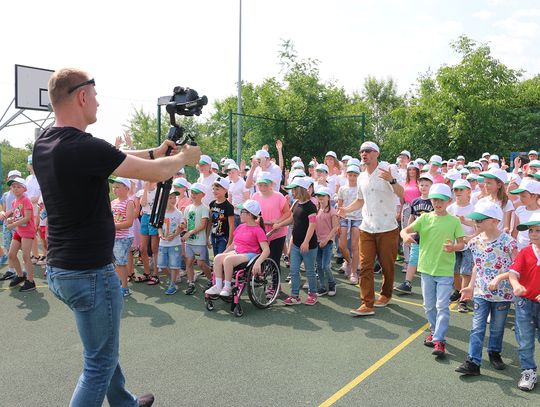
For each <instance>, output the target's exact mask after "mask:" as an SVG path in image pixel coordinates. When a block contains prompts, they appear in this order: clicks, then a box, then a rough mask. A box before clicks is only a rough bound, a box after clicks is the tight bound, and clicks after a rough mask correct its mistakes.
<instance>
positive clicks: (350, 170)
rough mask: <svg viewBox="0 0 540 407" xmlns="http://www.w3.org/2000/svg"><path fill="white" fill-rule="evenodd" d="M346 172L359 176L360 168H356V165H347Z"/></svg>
mask: <svg viewBox="0 0 540 407" xmlns="http://www.w3.org/2000/svg"><path fill="white" fill-rule="evenodd" d="M347 172H354V173H356V174H360V167H358V166H357V165H348V166H347Z"/></svg>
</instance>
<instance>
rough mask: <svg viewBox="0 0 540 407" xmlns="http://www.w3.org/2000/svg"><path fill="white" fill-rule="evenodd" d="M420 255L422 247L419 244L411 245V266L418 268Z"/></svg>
mask: <svg viewBox="0 0 540 407" xmlns="http://www.w3.org/2000/svg"><path fill="white" fill-rule="evenodd" d="M419 253H420V246H419V245H418V243H411V251H410V253H409V266H414V267H417V266H418V254H419Z"/></svg>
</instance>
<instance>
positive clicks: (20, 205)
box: [11, 195, 36, 239]
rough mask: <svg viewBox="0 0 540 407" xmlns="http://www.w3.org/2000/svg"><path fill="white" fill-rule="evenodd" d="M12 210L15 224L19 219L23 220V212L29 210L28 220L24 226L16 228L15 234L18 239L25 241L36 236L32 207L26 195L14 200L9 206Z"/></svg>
mask: <svg viewBox="0 0 540 407" xmlns="http://www.w3.org/2000/svg"><path fill="white" fill-rule="evenodd" d="M11 207H12V208H13V215H12V217H13V221H14V222H16V221H18V220H19V219H22V218H24V212H25V211H27V210H29V211H30V212H31V214H30V220H29V221H28V222H27V223H25V224H24V225H19V226H17V228H16V229H17V233H18V234H19V236H20V237H22V238H25V239H32V238H33V237H34V236H35V234H36V226H35V224H34V206H33V205H32V202H31V201H30V198H28V197H27V196H26V195H23V196H21V197H20V198H19V199H15V200H14V201H13V204H12V206H11Z"/></svg>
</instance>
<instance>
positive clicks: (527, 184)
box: [510, 177, 540, 195]
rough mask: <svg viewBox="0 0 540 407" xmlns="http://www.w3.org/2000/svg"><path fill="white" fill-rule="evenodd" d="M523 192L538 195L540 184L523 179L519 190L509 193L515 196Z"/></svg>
mask: <svg viewBox="0 0 540 407" xmlns="http://www.w3.org/2000/svg"><path fill="white" fill-rule="evenodd" d="M525 191H527V192H529V193H531V194H536V195H540V182H538V181H536V180H535V179H533V178H530V177H527V178H524V179H523V180H522V181H521V182H520V184H519V188H517V189H514V190H513V191H510V193H511V194H514V195H515V194H519V193H520V192H525Z"/></svg>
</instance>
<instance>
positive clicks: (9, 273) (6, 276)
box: [0, 270, 16, 281]
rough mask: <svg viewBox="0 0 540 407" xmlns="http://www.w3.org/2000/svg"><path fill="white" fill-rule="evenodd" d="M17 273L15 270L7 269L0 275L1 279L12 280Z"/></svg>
mask: <svg viewBox="0 0 540 407" xmlns="http://www.w3.org/2000/svg"><path fill="white" fill-rule="evenodd" d="M15 276H16V274H15V273H14V272H13V271H9V270H8V271H6V272H5V273H4V274H2V276H1V277H0V281H6V280H11V279H12V278H13V277H15Z"/></svg>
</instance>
